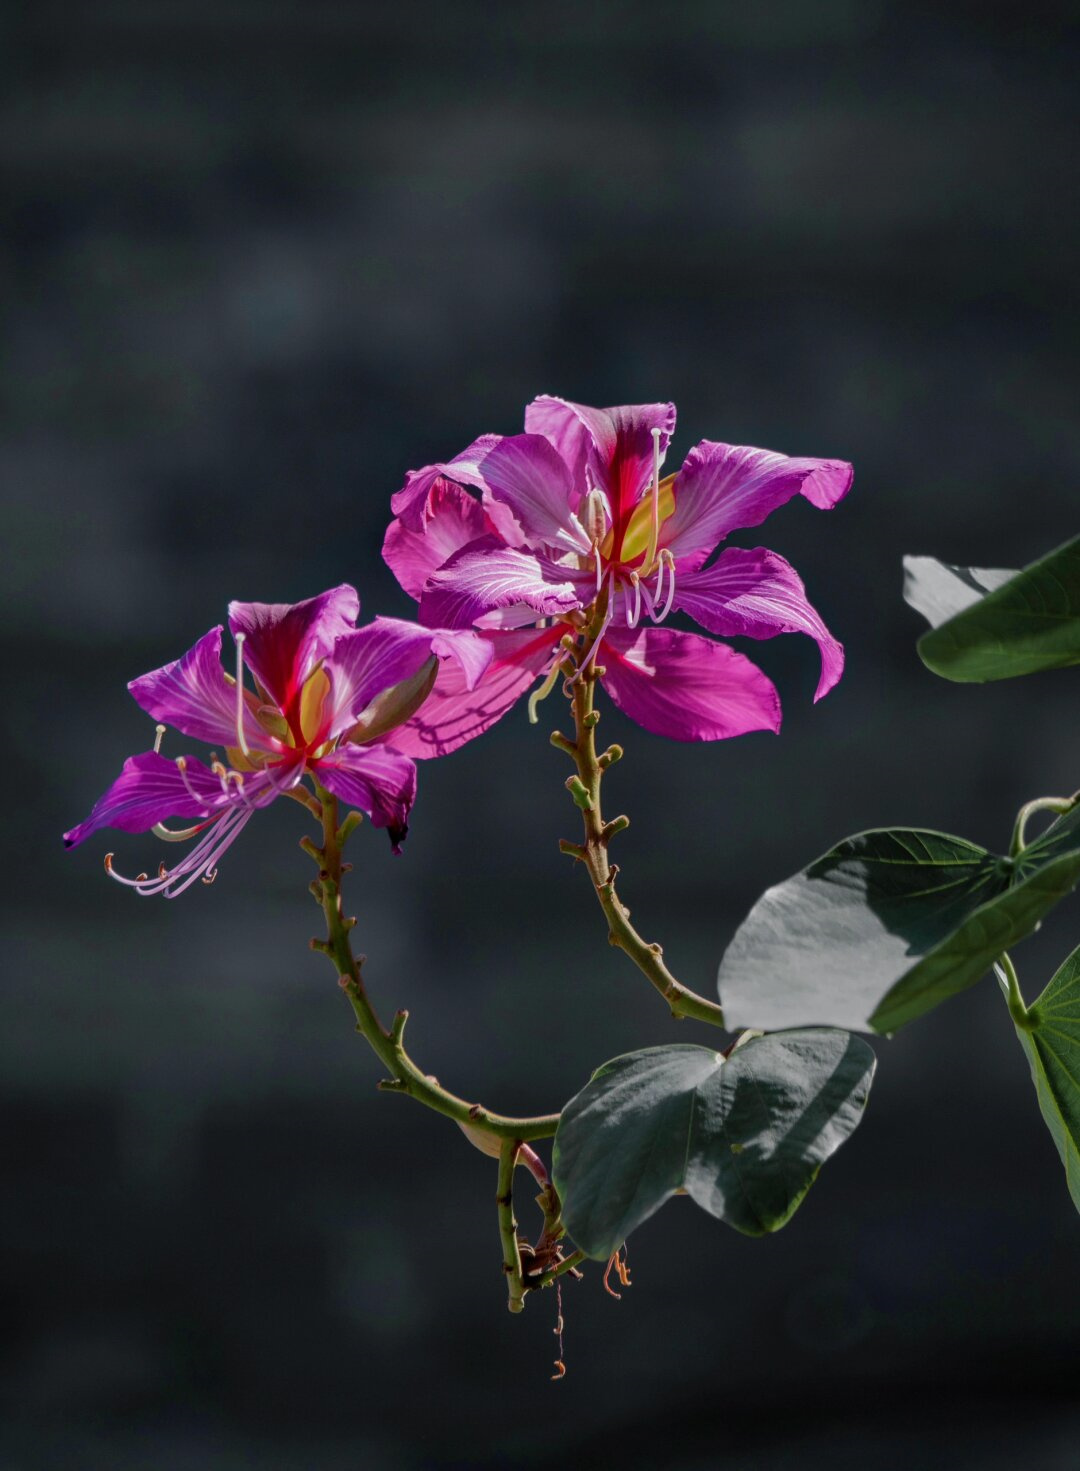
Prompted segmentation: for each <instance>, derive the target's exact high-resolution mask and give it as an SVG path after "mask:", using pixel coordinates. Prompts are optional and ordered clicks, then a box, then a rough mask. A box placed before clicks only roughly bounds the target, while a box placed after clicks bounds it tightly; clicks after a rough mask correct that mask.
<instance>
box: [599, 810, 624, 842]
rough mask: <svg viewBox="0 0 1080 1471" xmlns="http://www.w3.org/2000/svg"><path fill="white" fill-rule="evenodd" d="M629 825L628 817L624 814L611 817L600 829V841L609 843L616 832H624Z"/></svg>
mask: <svg viewBox="0 0 1080 1471" xmlns="http://www.w3.org/2000/svg"><path fill="white" fill-rule="evenodd" d="M629 826H630V819H629V818H628V817H627V816H626V815H625V814H624V815H623V816H621V817H613V818H612V819H611V821H610V822H607V823H605V824H604V826H603V828H602V829H601V832H600V841H601V842H602V843H610V842H611V840H612V838H613V837H615V835H616V834H617V833H624V832H625V831H626V829H627V828H628V827H629Z"/></svg>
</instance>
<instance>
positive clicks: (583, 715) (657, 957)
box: [552, 629, 724, 1027]
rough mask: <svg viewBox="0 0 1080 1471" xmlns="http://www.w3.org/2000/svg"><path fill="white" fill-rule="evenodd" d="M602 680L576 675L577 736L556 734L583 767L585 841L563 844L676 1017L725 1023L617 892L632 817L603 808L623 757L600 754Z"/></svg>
mask: <svg viewBox="0 0 1080 1471" xmlns="http://www.w3.org/2000/svg"><path fill="white" fill-rule="evenodd" d="M594 636H595V634H594V632H593V630H592V629H590V630H589V632H588V633H587V634H586V636H585V638H586V645H587V646H588V645H589V644H590V643H591V640H592V638H593V637H594ZM596 679H597V670H596V666H595V662H594V663H592V664H590V666H589V668H588V669H587V670H585V671H584V672H580V673H578V674H577V675H576V676H575V677H574V683H573V689H572V703H573V707H574V726H575V731H576V738H575V740H573V741H569V740H567V739H566V737H565V736H563V735H560V734H559V732H558V731H556V732H555V734H554V735H553V736H552V744H553V745H555V746H557V747H558V748H559V750H561V751H565V752H566V753H567V755H569V756H571V757H572V758H573V761H574V764H575V766H576V767H577V775H576V777H571V778H570V780H569V781H568V782H567V788H568V790H569V791H570V794H571V796H572V797H573V799H574V802H575V803H576V804H577V806H578V807H580V808H581V815H582V819H583V821H584V825H585V842H584V845H578V844H576V843H565V842H564V843H563V844H562V848H563V851H564V852H567V853H570V854H571V855H572V856H573V857H574V858H577V859H578V860H579V861H580V862H582V863H584V864H585V867H586V868H587V869H588V871H589V877H590V878H591V879H592V881H593V887H594V888H595V890H596V897H597V898H598V899H599V901H600V908H601V909H602V910H603V911H604V917H605V918H606V919H607V922H608V939H609V941H610V942H611V944H612V945H615V946H617V947H618V948H619V949H620V950H623V951H625V952H626V954H627V955H628V956H629V957H630V959H631V960H632V961H633V962H634V964H635V965H636V966H637V968H638V970H640V971H641V973H642V975H643V976H644V977H645V979H646V980H647V981H648V982H649V984H650V985H651V986H653V987H655V989H656V990H657V991H659V993H660V995H661V996H662V997H663V998H664V1000H665V1001H666V1002H667V1004H668V1006H669V1007H670V1008H671V1014H672V1016H673V1017H676V1018H680V1017H686V1016H689V1017H693V1018H694V1019H695V1020H696V1021H701V1022H708V1023H709V1024H710V1025H711V1026H714V1027H722V1026H723V1025H724V1013H723V1010H722V1009H721V1007H720V1006H719V1005H718V1004H717V1002H715V1001H709V1000H708V999H707V998H706V997H704V996H699V995H698V993H697V992H696V991H691V990H690V989H689V987H687V986H684V985H682V984H681V983H680V982H679V981H677V980H676V979H675V977H674V976H673V975H672V974H671V972H670V971H669V970H668V968H667V966H666V965H665V964H664V961H663V951H662V949H661V947H660V946H659V945H654V944H649V943H648V942H647V941H646V940H644V939H643V938H642V937H641V935H639V934H638V932H637V930H636V929H635V928H634V926H633V925H632V924H631V923H630V911H629V910H628V909H627V908H626V906H625V905H624V904H623V903H622V901H621V900H620V899H619V897H618V895H617V894H616V892H615V879H616V877H617V875H618V872H619V870H618V867H617V865H615V864H613V863H611V862H610V861H609V859H608V844H609V843H610V841H611V839H612V838H613V837H614V836H615V835H616V834H617V833H620V832H622V831H623V829H624V828H626V827H628V826H629V819H628V818H626V817H616V818H615V819H614V820H613V821H612V822H608V823H605V822H604V818H603V814H602V812H601V809H600V783H601V779H602V777H603V774H604V772H605V771H606V770H607V768H608V767H609V766H612V765H614V763H615V762H616V761H618V760H619V758H620V757H621V756H622V750H621V748H620V747H619V746H610V747H609V748H608V750H606V751H604V752H603V753H602V754H601V755H599V756H598V755H597V754H596V742H595V739H594V734H593V733H594V731H595V729H596V724H597V721H598V720H599V719H600V712H599V711H598V710H596V709H595V708H594V706H593V695H594V690H595V685H596Z"/></svg>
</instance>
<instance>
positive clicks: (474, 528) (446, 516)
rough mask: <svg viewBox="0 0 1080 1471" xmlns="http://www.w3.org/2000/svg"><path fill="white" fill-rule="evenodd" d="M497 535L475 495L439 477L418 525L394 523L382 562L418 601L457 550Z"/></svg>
mask: <svg viewBox="0 0 1080 1471" xmlns="http://www.w3.org/2000/svg"><path fill="white" fill-rule="evenodd" d="M497 532H498V528H497V527H496V525H495V523H494V522H493V521H492V519H491V516H490V515H489V514H488V512H487V510H486V509H485V507H484V506H482V505H481V504H480V502H479V501H478V500H477V499H476V497H475V496H472V495H470V494H469V492H468V491H467V490H462V488H461V486H460V485H454V484H453V483H452V482H451V481H449V480H446V479H444V478H443V477H439V478H438V479H437V480H435V482H434V484H433V485H432V486H431V490H430V494H429V496H428V504H427V511H426V514H425V515H424V516H423V518H422V519H421V523H420V525H419V526H412V525H408V524H406V522H405V521H404V520H403V519H402V518H401V517H399V518H398V519H397V520H396V521H391V523H390V528H389V530H388V531H387V533H386V539H385V540H384V542H383V560H384V561H385V562H386V564H387V566H388V567H389V568H390V570H391V572H393V574H394V576H395V577H396V578H397V580H398V582H400V583H401V585H402V587H403V588H404V589H405V591H406V592H407V593H408V594H409V596H410V597H412V598H415V599H416V600H417V602H419V601H420V594H421V593H422V592H423V590H424V584H425V583H426V582H427V580H428V578H429V577H430V576H431V575H432V573H434V572H437V571H438V570H439V568H440V567H441V566H442V565H443V563H444V562H448V561H449V560H450V558H451V557H452V556H453V555H454V553H455V552H456V551H459V550H460V549H461V548H462V547H463V546H468V544H469V542H471V541H476V540H477V539H478V538H479V537H482V536H490V535H493V534H497Z"/></svg>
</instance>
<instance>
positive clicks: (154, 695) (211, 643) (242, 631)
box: [64, 586, 491, 898]
mask: <svg viewBox="0 0 1080 1471" xmlns="http://www.w3.org/2000/svg"><path fill="white" fill-rule="evenodd" d="M359 611H360V600H359V598H358V596H357V594H356V591H355V590H354V589H353V588H351V587H348V586H341V587H337V588H332V589H331V590H330V591H329V592H325V593H322V594H321V595H320V596H319V597H316V598H309V599H307V600H306V601H305V602H302V603H295V604H291V605H290V604H269V603H231V604H230V605H229V629H230V632H231V633H232V635H233V640H234V644H235V648H236V663H235V674H229V673H227V672H226V670H225V669H224V667H223V665H222V661H221V651H222V628H221V626H220V625H218V626H217V627H216V628H212V629H211V630H210V632H209V633H207V634H204V635H203V637H202V638H201V639H199V641H198V643H196V644H195V645H194V647H193V648H191V649H189V650H188V652H187V653H186V654H184V655H183V657H182V658H180V659H177V660H174V661H173V663H171V664H166V665H165V666H164V667H163V668H161V669H155V670H153V671H152V672H151V673H149V674H144V675H142V676H140V678H138V679H135V680H132V682H131V684H130V685H129V686H128V688H129V689H130V690H131V693H132V695H133V696H134V697H135V699H136V701H137V702H138V703H139V705H141V706H142V708H143V709H144V710H145V711H146V712H147V714H149V715H151V716H152V717H153V718H154V719H155V720H157V721H159V722H160V724H159V725H158V733H157V739H156V741H155V743H154V749H153V750H152V751H146V752H144V753H142V754H141V755H138V756H131V757H129V758H128V759H127V761H125V763H124V767H123V770H122V772H121V774H120V776H119V777H118V779H117V780H116V781H115V782H114V783H113V785H112V786H111V787H110V788H109V790H108V791H107V792H106V793H105V794H104V796H102V797H101V798H100V800H99V801H98V802H97V804H96V805H95V807H94V809H93V811H92V812H91V814H90V816H89V817H88V818H87V819H86V821H85V822H83V823H80V824H79V826H77V827H75V828H73V829H72V830H71V831H70V832H68V833H65V835H64V842H65V843H66V844H67V846H68V847H74V846H75V845H76V844H78V843H81V842H83V841H84V839H86V838H88V837H89V836H90V835H91V833H94V832H97V831H98V829H99V828H103V827H115V828H119V829H121V830H122V831H124V832H146V831H153V832H154V833H155V834H156V835H157V836H158V837H160V838H162V839H163V840H165V841H167V842H188V841H191V840H194V839H198V841H197V842H195V844H194V846H193V847H191V848H189V849H188V851H187V852H186V853H185V855H184V857H183V859H182V860H181V861H180V862H179V863H178V864H176V865H174V866H172V867H166V865H165V864H164V863H163V864H162V865H161V867H160V868H159V871H158V874H157V876H156V877H154V878H150V877H148V876H147V875H145V874H142V875H140V876H139V877H138V878H136V879H126V878H122V877H121V875H120V874H118V873H116V872H115V870H114V869H113V867H112V863H111V855H110V857H109V858H107V859H106V867H107V868H108V869H109V872H110V873H112V875H113V877H114V878H116V879H118V880H119V881H120V882H121V883H125V884H130V885H131V886H132V887H133V888H135V889H136V890H137V891H138V892H139V893H141V894H164V895H166V896H167V897H169V898H175V897H176V896H177V895H178V894H182V893H183V892H184V890H185V889H187V888H189V887H190V885H191V884H193V883H194V882H195V881H196V880H197V879H200V878H201V879H203V880H204V882H211V881H212V880H213V878H214V876H215V873H216V866H217V862H218V860H219V859H220V858H221V856H222V854H223V853H224V852H225V851H226V849H227V848H229V847H230V846H231V845H232V843H233V842H234V841H235V840H236V838H237V837H238V836H239V835H240V832H241V831H242V830H243V828H244V827H246V825H247V823H248V822H249V820H250V819H251V816H252V814H253V813H254V812H256V811H257V810H258V809H259V808H260V807H265V806H267V805H269V803H270V802H272V801H274V799H275V798H277V797H279V796H281V795H282V794H283V793H288V792H290V791H292V790H294V789H295V788H296V787H297V786H298V785H299V784H300V782H301V780H302V779H303V777H304V776H305V775H309V774H310V775H312V776H314V777H316V778H317V779H318V781H319V782H320V783H321V784H322V785H323V786H324V787H325V788H326V789H327V790H328V791H330V792H332V793H333V794H334V795H335V796H337V797H339V798H340V799H341V800H342V801H343V802H345V803H346V804H347V805H348V806H351V807H357V808H359V809H360V810H361V811H362V812H365V813H366V814H367V815H368V816H369V817H370V818H371V820H372V822H373V823H374V824H375V826H376V827H384V828H386V829H387V831H388V833H389V835H390V839H391V842H392V844H393V846H394V850H395V852H398V851H400V845H401V842H402V841H403V839H404V837H405V834H406V832H407V831H408V815H409V811H410V808H411V807H412V803H413V800H414V798H415V795H416V768H415V766H414V765H413V762H412V760H411V759H410V758H409V756H408V755H407V754H406V753H404V752H402V751H400V750H397V749H395V746H394V737H395V734H396V733H397V730H398V728H399V727H400V726H401V725H402V724H403V723H404V722H405V721H407V720H408V719H409V718H410V717H411V716H413V715H414V714H415V713H416V711H417V710H418V709H419V708H420V707H421V705H422V704H423V702H424V700H425V699H426V698H427V697H428V695H429V694H430V692H431V690H432V688H433V686H434V684H435V682H436V679H437V676H438V673H439V667H440V661H442V660H448V661H450V662H451V663H452V664H453V665H454V666H455V668H456V672H457V674H458V675H459V676H460V680H461V683H462V686H463V687H464V688H472V687H473V686H475V684H476V683H477V681H478V680H479V679H480V677H481V676H482V674H483V672H484V670H485V669H486V667H487V664H488V663H489V662H490V659H491V649H490V645H489V644H488V643H486V642H485V641H484V640H483V639H482V638H480V637H478V636H477V635H475V634H473V633H470V632H464V633H462V632H447V631H440V630H433V629H430V628H421V627H419V626H418V625H416V624H413V623H407V622H404V621H401V620H398V619H393V618H376V620H375V621H374V622H373V623H370V624H368V625H366V626H365V627H364V628H354V627H353V625H354V623H355V622H356V618H357V616H358V614H359ZM247 673H250V676H251V678H252V682H253V683H254V689H251V688H250V687H249V686H248V683H247V678H246V674H247ZM166 726H172V727H173V728H175V729H176V730H178V731H180V732H181V734H183V735H186V736H191V737H193V738H194V739H196V740H200V741H205V742H207V743H208V744H210V745H213V746H216V747H218V749H219V750H221V751H223V752H224V755H225V760H222V759H220V758H219V757H218V756H217V754H216V753H215V754H212V755H211V759H210V763H209V765H207V764H206V763H204V762H202V761H200V760H199V759H198V758H196V757H193V756H178V757H176V758H175V759H173V760H169V759H168V758H167V757H165V756H164V755H163V754H162V753H161V750H160V747H161V742H162V737H163V735H164V733H165V728H166ZM170 818H171V819H194V821H193V822H192V825H191V826H189V827H186V828H184V829H182V830H181V831H174V830H171V829H169V828H167V827H166V826H165V825H164V824H165V822H166V820H167V819H170Z"/></svg>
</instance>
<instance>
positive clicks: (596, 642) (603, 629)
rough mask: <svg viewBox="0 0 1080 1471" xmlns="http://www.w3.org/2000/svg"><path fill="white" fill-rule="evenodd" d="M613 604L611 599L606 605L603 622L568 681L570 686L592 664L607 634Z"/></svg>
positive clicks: (613, 600)
mask: <svg viewBox="0 0 1080 1471" xmlns="http://www.w3.org/2000/svg"><path fill="white" fill-rule="evenodd" d="M614 603H615V599H614V598H612V599H611V601H610V602H609V603H608V606H607V612H606V613H605V614H604V621H603V623H601V625H600V627H599V629H598V630H597V634H596V637H595V638H594V639H593V641H592V643H591V644H590V645H589V651H588V653H587V654H586V655H585V657H584V659H582V661H581V663H580V664H579V665H578V668H577V673H576V674H575V675H573V676H572V677H571V679H570V680H569V681H568V682H569V683H570V684H573V683H574V681H575V680H578V679H580V678H581V676H582V675H583V674H584V673H585V671H586V669H588V667H589V665H590V664H591V663H592V661H593V660H594V659H595V658H596V651H597V649H599V647H600V640H601V639H602V638H603V637H604V634H605V633H607V630H608V624H609V623H610V622H611V615H612V613H613V611H614Z"/></svg>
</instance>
